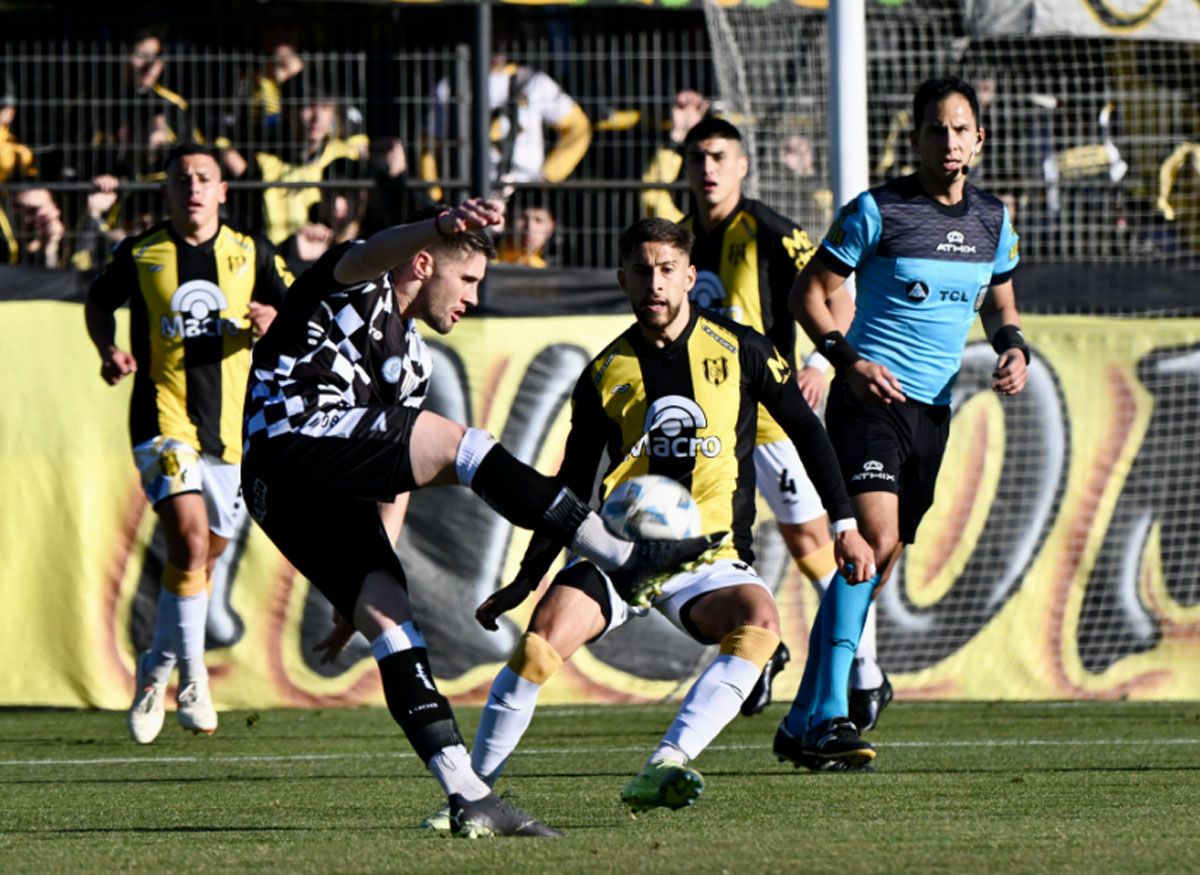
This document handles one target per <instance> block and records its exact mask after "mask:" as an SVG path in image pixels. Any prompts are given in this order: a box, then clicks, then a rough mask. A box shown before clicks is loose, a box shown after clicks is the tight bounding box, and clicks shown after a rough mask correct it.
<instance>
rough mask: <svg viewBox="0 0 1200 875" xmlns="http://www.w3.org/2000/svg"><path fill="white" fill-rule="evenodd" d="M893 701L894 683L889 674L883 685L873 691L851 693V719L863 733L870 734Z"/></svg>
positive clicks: (885, 677) (852, 691)
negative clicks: (884, 710) (889, 678)
mask: <svg viewBox="0 0 1200 875" xmlns="http://www.w3.org/2000/svg"><path fill="white" fill-rule="evenodd" d="M891 701H892V682H891V681H889V680H888V676H887V673H886V672H885V673H884V675H883V683H882V684H880V685H879V686H877V687H876V688H875V689H873V690H851V691H850V719H851V720H853V721H854V725H855V726H857V727H859V729H860V730H862V731H863V732H869V731H870V730H872V729H874V728H875V726H876V725H877V724H878V723H879V715H880V714H882V713H883V709H884V708H886V707H887V706H888V703H889V702H891Z"/></svg>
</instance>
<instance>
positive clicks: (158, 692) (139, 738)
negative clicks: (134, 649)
mask: <svg viewBox="0 0 1200 875" xmlns="http://www.w3.org/2000/svg"><path fill="white" fill-rule="evenodd" d="M152 658H153V654H152V653H151V652H150V651H149V650H147V651H146V652H145V653H142V654H139V656H138V658H137V668H136V670H135V672H134V691H133V704H132V705H130V706H129V734H130V736H131V737H132V738H133V740H134V741H136V742H137V743H138V744H149V743H150V742H152V741H154V739H156V738H157V737H158V733H159V732H160V731H161V730H162V726H163V716H164V711H163V699H164V698H165V697H166V693H167V684H166V681H164V682H163V683H161V684H156V683H154V682H153V681H152V680H151V679H150V660H151V659H152Z"/></svg>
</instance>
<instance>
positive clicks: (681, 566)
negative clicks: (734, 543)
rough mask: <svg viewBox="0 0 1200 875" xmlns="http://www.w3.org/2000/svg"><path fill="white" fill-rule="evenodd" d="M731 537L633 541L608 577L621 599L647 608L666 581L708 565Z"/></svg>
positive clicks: (722, 535) (721, 535) (718, 533)
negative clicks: (620, 563) (631, 549)
mask: <svg viewBox="0 0 1200 875" xmlns="http://www.w3.org/2000/svg"><path fill="white" fill-rule="evenodd" d="M731 537H732V536H731V535H730V534H729V532H717V533H715V534H711V535H700V536H699V537H696V538H683V539H681V540H678V541H659V540H649V541H635V542H634V545H633V554H632V555H631V556H630V557H629V558H628V559H627V560H626V561H625V564H624V565H622V566H621V567H620V568H616V569H613V570H612V571H610V572H608V578H609V580H611V581H612V584H613V587H614V588H616V590H617V592H618V593H619V594H620V596H621V598H623V599H625V601H627V602H629V604H631V605H638V606H639V607H643V608H648V607H650V603H651V601H652V600H653V599H654V598H655V597H656V596H659V595H662V587H663V584H664V583H666V581H667V580H668V579H670V578H671V577H672V576H673V575H676V574H679V573H680V572H683V571H692V570H694V569H695V568H697V567H699V566H700V565H703V564H704V563H706V562H712V560H713V557H715V556H716V555H717V551H718V550H720V549H721V548H722V547H723V546H725V544H726V542H728V540H729V539H730V538H731Z"/></svg>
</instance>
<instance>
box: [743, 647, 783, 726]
mask: <svg viewBox="0 0 1200 875" xmlns="http://www.w3.org/2000/svg"><path fill="white" fill-rule="evenodd" d="M791 658H792V652H791V651H790V650H788V649H787V645H786V644H784V643H783V642H782V641H780V642H779V646H778V647H776V648H775V652H774V653H773V654H771V658H770V659H768V660H767V664H766V665H764V666H763V670H762V674H760V675H759V676H758V682H757V683H756V684H755V685H754V686H753V687H751V688H750V693H749V695H747V696H746V699H745V701H743V702H742V714H743V715H744V716H746V717H753V716H754V715H755V714H761V713H762V711H763V709H764V708H766V707H767V706H768V705H770V704H771V684H772V683H773V682H774V681H775V676H776V675H777V674H779V673H780V672H781V671H783V668H784V666H786V665H787V664H788V662H790V661H791Z"/></svg>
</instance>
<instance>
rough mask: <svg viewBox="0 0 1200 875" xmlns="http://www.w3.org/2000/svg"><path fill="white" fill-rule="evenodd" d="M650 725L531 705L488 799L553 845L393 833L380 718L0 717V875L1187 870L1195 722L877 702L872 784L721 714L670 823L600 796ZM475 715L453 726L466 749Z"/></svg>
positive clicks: (410, 794)
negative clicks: (500, 798)
mask: <svg viewBox="0 0 1200 875" xmlns="http://www.w3.org/2000/svg"><path fill="white" fill-rule="evenodd" d="M672 713H673V708H671V707H668V706H647V707H615V706H613V707H586V708H552V707H546V708H543V709H542V710H541V711H540V712H539V714H538V716H537V718H536V719H535V720H534V722H533V726H532V728H531V730H530V733H529V734H528V735H527V736H526V739H525V743H524V747H523V750H521V751H519V752H518V754H517V755H516V756H514V758H513V760H512V762H511V763H510V766H509V773H508V775H507V777H506V779H505V780H504V781H503V782H502V784H501V787H502V788H506V789H507V790H508V791H510V792H511V794H512V796H513V797H514V799H515V800H516V801H517V802H518V803H519V804H521V805H522V806H524V807H526V808H527V809H529V810H530V811H531V812H533V813H535V814H536V815H537V816H539V817H540V818H542V819H544V820H546V821H547V822H549V823H551V824H553V825H555V826H558V827H560V828H562V829H564V830H566V832H567V837H566V838H565V839H561V840H557V841H550V840H535V839H495V840H481V841H476V842H470V841H466V840H454V839H449V838H442V837H438V836H435V835H430V834H428V833H425V832H422V831H420V830H418V829H417V828H416V824H417V823H418V822H419V821H420V819H421V818H422V817H423V816H424V815H426V814H427V813H429V812H430V811H432V810H433V809H435V808H437V807H438V805H439V804H440V803H441V799H440V797H439V794H438V790H437V786H436V784H435V783H434V781H433V780H432V778H430V777H429V776H428V775H427V774H426V773H425V772H424V770H423V769H422V767H421V765H420V763H419V762H418V760H417V759H416V758H415V756H413V755H412V753H411V752H409V750H408V749H407V745H406V743H405V741H404V738H403V736H402V735H401V734H400V732H399V730H398V729H396V727H395V726H394V725H393V724H392V722H391V719H390V717H389V716H388V714H387V712H386V711H385V710H383V709H353V710H340V711H269V712H265V713H263V714H261V715H257V714H254V715H251V714H247V713H246V712H233V713H226V714H223V715H222V718H221V719H222V724H221V730H220V731H219V732H218V733H217V734H216V735H215V736H214V737H212V738H193V737H192V736H190V735H184V734H183V733H182V731H180V730H179V729H178V728H177V726H176V725H174V718H173V715H171V714H168V715H167V720H168V724H167V726H166V728H165V729H164V730H163V734H162V736H160V738H159V740H158V741H157V742H155V744H153V745H150V746H148V747H143V748H139V747H136V746H135V745H133V744H132V743H131V742H130V741H128V739H127V737H126V735H125V726H124V715H122V714H117V713H103V712H41V711H36V712H22V711H4V712H0V872H4V873H12V872H34V871H37V872H63V871H110V870H118V869H119V870H135V871H191V872H218V871H220V872H230V871H248V870H254V871H288V872H332V871H338V872H414V873H424V872H445V873H455V875H464V873H471V872H485V871H486V872H520V873H528V872H586V871H604V872H621V873H635V872H730V873H744V872H837V873H862V872H1005V873H1009V872H1045V871H1077V872H1087V873H1094V872H1138V873H1142V872H1187V871H1196V870H1197V868H1200V703H1184V704H1134V703H1105V704H1081V705H1057V704H1049V703H1048V704H961V705H960V704H955V705H950V704H908V703H903V702H902V703H897V704H894V705H893V706H892V707H891V708H890V709H889V710H888V712H887V714H886V715H885V718H884V721H883V725H882V726H881V728H880V729H879V730H878V731H877V732H875V733H873V734H872V738H873V740H874V741H875V743H876V745H877V746H878V748H879V749H880V756H879V759H878V760H877V763H878V767H879V770H878V771H877V772H876V773H875V774H809V773H807V772H800V771H794V770H793V769H791V768H790V767H787V768H785V767H784V766H782V765H780V764H779V763H777V762H776V761H775V760H774V758H773V757H772V756H771V755H770V753H769V746H770V740H771V736H772V734H773V733H774V729H775V725H776V723H777V722H778V719H779V718H780V717H781V716H782V714H783V710H782V706H780V705H776V706H772V707H771V709H770V710H769V711H768V712H767V713H766V714H764V715H762V716H760V717H756V718H753V719H745V718H739V719H738V720H737V721H735V722H734V723H733V724H732V725H731V726H730V727H729V728H728V729H727V730H726V731H725V732H724V733H723V734H722V735H721V737H720V738H718V739H717V742H716V744H715V745H714V746H713V747H712V748H711V749H710V750H709V751H707V752H706V753H705V754H704V756H703V757H702V758H701V759H700V760H699V761H698V762H697V767H698V768H699V769H700V770H701V771H702V772H703V773H704V775H705V777H706V779H707V781H708V784H707V787H706V789H705V792H704V795H703V796H702V797H701V799H700V800H699V802H698V803H697V804H696V805H695V806H694V807H693V808H690V809H686V810H683V811H677V812H670V811H652V812H648V813H646V814H642V815H639V816H638V817H637V818H636V819H634V818H632V817H631V816H630V815H629V814H627V813H626V812H625V810H624V809H623V808H622V806H621V804H620V801H619V798H618V794H619V792H620V790H621V788H622V787H623V786H624V784H625V782H626V780H627V779H628V778H629V776H630V775H632V774H633V773H634V772H635V771H636V770H637V769H638V768H639V767H640V766H641V763H642V761H643V759H644V757H645V756H646V754H647V753H648V751H649V750H650V749H651V748H652V747H653V745H654V744H655V743H656V742H657V740H658V738H659V736H660V734H661V732H662V730H663V728H665V726H666V724H667V722H668V721H669V719H670V716H671V714H672ZM476 714H477V711H475V710H472V709H461V715H460V717H461V719H462V722H463V729H464V732H465V733H467V734H468V736H467V737H468V738H469V737H470V734H469V733H470V732H471V731H473V729H474V722H475V719H476Z"/></svg>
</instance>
